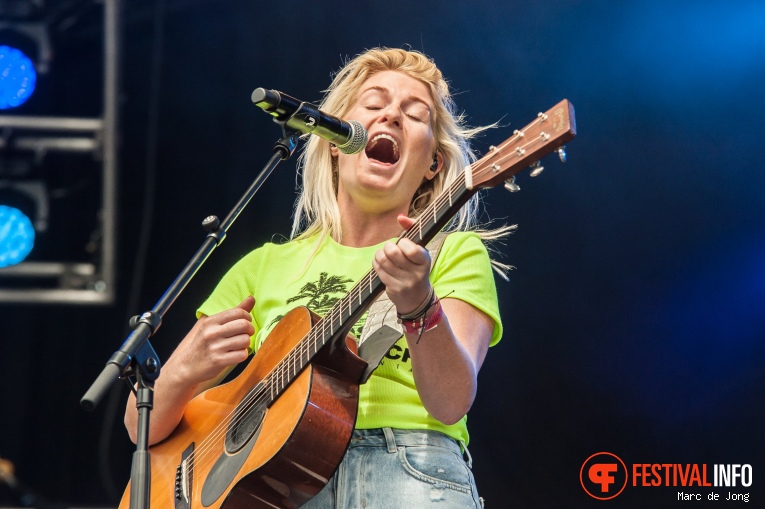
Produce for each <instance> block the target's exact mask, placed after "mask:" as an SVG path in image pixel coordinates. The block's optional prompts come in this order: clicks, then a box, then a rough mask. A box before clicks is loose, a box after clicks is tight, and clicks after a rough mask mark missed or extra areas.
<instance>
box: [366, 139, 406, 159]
mask: <svg viewBox="0 0 765 509" xmlns="http://www.w3.org/2000/svg"><path fill="white" fill-rule="evenodd" d="M365 152H366V154H367V157H368V158H369V159H374V160H375V161H380V162H381V163H386V164H395V163H397V162H398V159H399V153H398V143H397V142H396V140H394V139H393V137H391V136H389V135H387V134H378V135H377V136H375V137H374V138H372V140H371V141H370V142H369V143H367V148H366V150H365Z"/></svg>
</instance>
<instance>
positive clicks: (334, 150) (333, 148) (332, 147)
mask: <svg viewBox="0 0 765 509" xmlns="http://www.w3.org/2000/svg"><path fill="white" fill-rule="evenodd" d="M329 153H330V154H332V157H337V154H339V153H340V151H339V150H338V149H337V145H335V144H334V143H330V144H329Z"/></svg>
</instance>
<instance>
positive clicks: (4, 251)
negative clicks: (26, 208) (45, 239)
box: [0, 205, 35, 267]
mask: <svg viewBox="0 0 765 509" xmlns="http://www.w3.org/2000/svg"><path fill="white" fill-rule="evenodd" d="M34 245H35V229H34V227H33V226H32V221H31V220H30V219H29V217H27V215H26V214H24V213H23V212H22V211H20V210H19V209H17V208H14V207H8V206H7V205H0V267H8V266H9V265H16V264H17V263H19V262H22V261H24V259H25V258H26V257H27V256H28V255H29V253H31V252H32V248H33V247H34Z"/></svg>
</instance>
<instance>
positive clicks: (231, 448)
mask: <svg viewBox="0 0 765 509" xmlns="http://www.w3.org/2000/svg"><path fill="white" fill-rule="evenodd" d="M265 415H266V410H265V408H263V407H262V406H261V405H255V406H254V407H252V408H250V409H249V410H246V411H243V410H242V409H241V406H240V407H237V409H236V411H235V412H234V418H233V419H231V422H230V423H229V426H228V431H227V432H226V442H225V445H226V452H227V453H229V454H236V453H237V452H239V450H241V449H242V447H244V446H245V444H247V442H249V441H250V439H252V438H254V437H256V436H257V434H258V432H260V425H261V424H262V423H263V418H264V417H265Z"/></svg>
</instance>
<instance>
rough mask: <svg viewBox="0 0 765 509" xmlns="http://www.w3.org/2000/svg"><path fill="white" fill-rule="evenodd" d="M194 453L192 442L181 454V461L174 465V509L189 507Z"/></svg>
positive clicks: (188, 508)
mask: <svg viewBox="0 0 765 509" xmlns="http://www.w3.org/2000/svg"><path fill="white" fill-rule="evenodd" d="M193 453H194V443H193V442H192V443H191V444H190V445H189V446H188V447H187V448H186V450H185V451H183V454H181V462H180V463H179V464H178V466H177V467H175V509H191V485H192V484H191V483H192V481H193V480H194V464H193V463H192V461H193V458H192V457H191V456H192V454H193Z"/></svg>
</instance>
